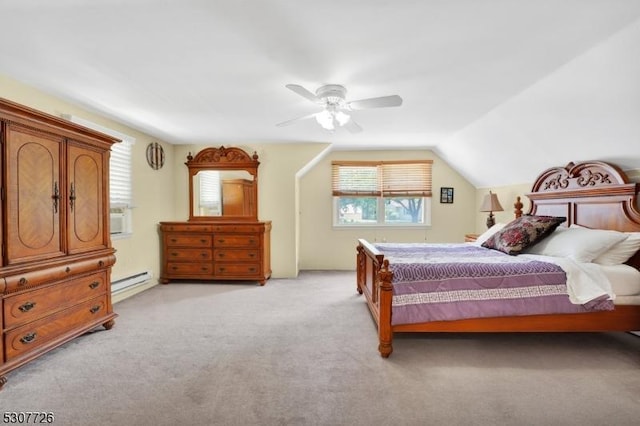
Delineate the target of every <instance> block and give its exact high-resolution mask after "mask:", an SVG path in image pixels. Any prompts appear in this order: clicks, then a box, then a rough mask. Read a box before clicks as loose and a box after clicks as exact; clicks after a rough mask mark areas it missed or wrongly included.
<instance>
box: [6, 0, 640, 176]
mask: <svg viewBox="0 0 640 426" xmlns="http://www.w3.org/2000/svg"><path fill="white" fill-rule="evenodd" d="M0 14H1V16H2V18H3V19H2V21H3V24H2V29H3V31H2V33H3V36H2V37H0V58H1V60H0V73H2V74H5V75H7V76H10V77H12V78H14V79H17V80H19V81H22V82H24V83H26V84H29V85H31V86H34V87H36V88H38V89H41V90H43V91H45V92H48V93H51V94H53V95H55V96H58V97H60V98H63V99H65V100H67V101H71V102H73V103H76V104H79V105H80V106H82V107H85V108H86V109H89V110H90V111H92V112H97V113H99V114H102V115H104V116H107V117H109V118H111V119H114V120H116V121H118V122H121V123H123V124H126V125H129V126H131V127H133V128H136V129H139V130H141V131H144V132H146V133H149V134H151V135H152V136H154V137H157V138H159V139H162V140H165V141H167V142H170V143H175V144H185V143H198V144H199V143H203V144H214V143H271V142H278V143H282V142H291V143H298V142H301V143H302V142H330V143H332V144H333V147H334V148H335V149H379V148H384V149H387V148H392V149H415V148H425V149H433V150H434V151H436V152H437V153H438V154H439V155H440V156H441V157H442V158H444V159H445V160H446V161H447V162H448V163H450V164H451V166H452V167H454V168H455V169H457V170H458V171H459V172H460V173H461V174H462V175H464V176H465V177H467V178H468V179H469V180H470V181H471V182H472V183H473V184H474V185H476V186H489V185H501V184H510V183H523V182H530V181H531V180H532V179H533V178H535V176H536V175H537V173H538V172H539V171H540V170H542V169H544V168H546V167H551V166H556V165H562V164H564V163H566V162H568V161H575V160H587V159H600V160H610V161H614V162H617V163H618V164H620V165H621V166H622V167H623V168H625V169H640V119H638V117H640V77H639V76H640V55H639V54H638V51H639V50H638V46H639V45H640V20H639V18H640V1H639V0H616V1H611V0H563V1H557V0H536V1H530V0H440V1H437V0H422V1H420V0H415V1H411V0H404V1H388V0H340V1H338V0H324V1H312V0H296V1H293V0H260V1H258V0H254V1H249V0H212V1H205V0H181V1H169V0H165V1H160V0H108V1H107V0H92V1H83V0H57V1H55V2H42V1H37V0H4V1H2V3H0ZM290 83H294V84H299V85H302V86H304V87H306V88H307V89H309V90H310V91H312V92H313V91H315V89H316V88H317V87H319V86H321V85H323V84H329V83H333V84H342V85H344V86H345V87H346V88H347V90H348V93H347V99H348V100H357V99H363V98H370V97H377V96H385V95H393V94H398V95H400V96H401V97H402V98H403V100H404V102H403V104H402V106H400V107H397V108H379V109H369V110H362V111H354V112H353V119H354V120H356V121H357V122H358V123H359V124H360V125H361V126H362V127H363V129H364V130H363V131H362V132H360V133H356V134H352V133H349V132H347V131H345V130H344V129H338V130H337V131H335V132H333V133H330V132H327V131H326V130H323V129H322V128H320V127H319V126H318V124H317V123H316V122H315V121H314V120H305V121H301V122H298V123H296V124H293V125H290V126H286V127H277V126H276V123H279V122H282V121H285V120H288V119H291V118H295V117H299V116H304V115H307V114H311V113H313V112H316V111H318V106H317V105H315V104H314V103H312V102H310V101H309V100H307V99H305V98H303V97H301V96H299V95H297V94H296V93H294V92H292V91H290V90H288V89H286V88H285V85H286V84H290ZM0 96H1V92H0Z"/></svg>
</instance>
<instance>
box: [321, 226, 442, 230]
mask: <svg viewBox="0 0 640 426" xmlns="http://www.w3.org/2000/svg"><path fill="white" fill-rule="evenodd" d="M333 229H334V230H337V231H342V230H354V229H387V230H392V229H397V230H402V229H412V230H416V229H425V230H426V229H431V225H425V224H416V225H409V224H404V225H379V224H375V225H333Z"/></svg>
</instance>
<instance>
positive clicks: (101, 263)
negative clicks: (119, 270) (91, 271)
mask: <svg viewBox="0 0 640 426" xmlns="http://www.w3.org/2000/svg"><path fill="white" fill-rule="evenodd" d="M98 266H99V267H101V268H102V267H103V266H104V260H98Z"/></svg>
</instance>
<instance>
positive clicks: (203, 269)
mask: <svg viewBox="0 0 640 426" xmlns="http://www.w3.org/2000/svg"><path fill="white" fill-rule="evenodd" d="M212 272H213V265H211V263H186V262H185V263H173V262H170V263H169V264H168V265H167V273H168V274H169V275H211V273H212Z"/></svg>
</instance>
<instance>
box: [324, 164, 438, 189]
mask: <svg viewBox="0 0 640 426" xmlns="http://www.w3.org/2000/svg"><path fill="white" fill-rule="evenodd" d="M432 164H433V160H407V161H333V162H332V163H331V169H332V171H331V181H332V193H333V195H334V196H336V197H345V196H349V197H431V195H432V190H431V166H432Z"/></svg>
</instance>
